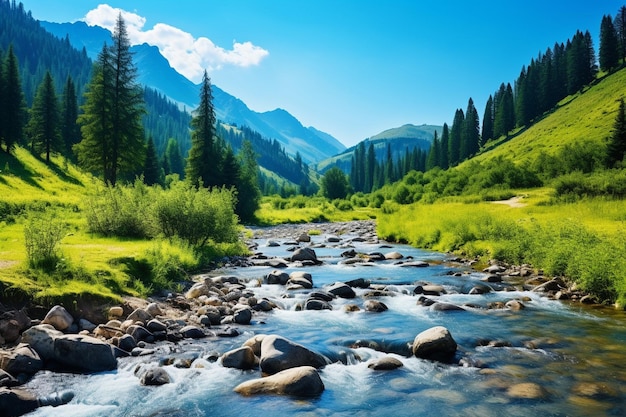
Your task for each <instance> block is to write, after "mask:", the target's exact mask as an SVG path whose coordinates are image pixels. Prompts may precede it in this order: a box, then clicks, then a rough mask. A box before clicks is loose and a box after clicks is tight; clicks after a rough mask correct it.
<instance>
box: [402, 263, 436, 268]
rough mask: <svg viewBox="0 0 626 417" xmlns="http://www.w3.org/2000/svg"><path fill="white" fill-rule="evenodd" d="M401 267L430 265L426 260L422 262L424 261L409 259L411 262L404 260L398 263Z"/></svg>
mask: <svg viewBox="0 0 626 417" xmlns="http://www.w3.org/2000/svg"><path fill="white" fill-rule="evenodd" d="M400 266H401V267H404V268H411V267H412V268H425V267H427V266H430V264H429V263H428V262H424V261H411V262H404V263H401V264H400Z"/></svg>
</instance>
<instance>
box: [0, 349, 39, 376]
mask: <svg viewBox="0 0 626 417" xmlns="http://www.w3.org/2000/svg"><path fill="white" fill-rule="evenodd" d="M42 368H43V361H42V360H41V358H40V357H39V354H37V351H35V350H34V349H33V348H32V347H31V346H29V345H26V344H20V345H18V346H16V347H15V348H14V349H12V350H8V351H0V369H3V370H5V371H6V372H8V373H9V374H11V375H14V376H17V375H20V374H26V375H29V376H31V375H35V374H36V373H37V372H39V371H40V370H41V369H42Z"/></svg>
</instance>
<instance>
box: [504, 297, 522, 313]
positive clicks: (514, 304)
mask: <svg viewBox="0 0 626 417" xmlns="http://www.w3.org/2000/svg"><path fill="white" fill-rule="evenodd" d="M504 306H505V307H506V308H508V309H509V310H513V311H519V310H523V309H525V308H526V306H525V305H524V303H522V302H521V301H519V300H509V301H507V302H506V304H505V305H504Z"/></svg>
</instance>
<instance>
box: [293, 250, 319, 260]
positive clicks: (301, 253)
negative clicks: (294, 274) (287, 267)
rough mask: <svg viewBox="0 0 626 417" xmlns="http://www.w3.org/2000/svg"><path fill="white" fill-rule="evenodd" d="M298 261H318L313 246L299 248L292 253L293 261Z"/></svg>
mask: <svg viewBox="0 0 626 417" xmlns="http://www.w3.org/2000/svg"><path fill="white" fill-rule="evenodd" d="M296 261H312V262H315V263H317V262H318V260H317V254H316V253H315V251H314V250H313V249H311V248H298V249H296V251H295V252H294V253H293V255H291V262H296Z"/></svg>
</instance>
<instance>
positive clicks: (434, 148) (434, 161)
mask: <svg viewBox="0 0 626 417" xmlns="http://www.w3.org/2000/svg"><path fill="white" fill-rule="evenodd" d="M441 152H442V149H441V144H440V143H439V139H438V138H437V131H436V130H435V134H434V136H433V143H432V145H431V146H430V152H428V159H427V160H426V170H427V171H428V170H431V169H433V168H435V167H438V166H441V156H440V155H441Z"/></svg>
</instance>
